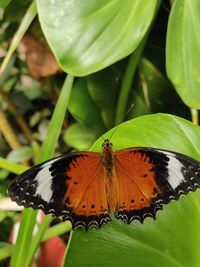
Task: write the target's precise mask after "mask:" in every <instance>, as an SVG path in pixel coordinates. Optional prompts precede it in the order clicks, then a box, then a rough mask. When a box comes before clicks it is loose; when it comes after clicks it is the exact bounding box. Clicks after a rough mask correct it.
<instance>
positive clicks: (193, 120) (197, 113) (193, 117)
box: [190, 108, 199, 125]
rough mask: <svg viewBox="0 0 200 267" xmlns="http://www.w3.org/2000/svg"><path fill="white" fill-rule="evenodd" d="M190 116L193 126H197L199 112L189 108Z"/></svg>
mask: <svg viewBox="0 0 200 267" xmlns="http://www.w3.org/2000/svg"><path fill="white" fill-rule="evenodd" d="M190 112H191V115H192V122H193V123H194V124H195V125H198V124H199V111H198V110H197V109H194V108H191V109H190Z"/></svg>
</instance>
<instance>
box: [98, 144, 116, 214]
mask: <svg viewBox="0 0 200 267" xmlns="http://www.w3.org/2000/svg"><path fill="white" fill-rule="evenodd" d="M102 147H103V151H102V154H101V156H100V160H101V162H102V168H103V170H102V172H103V176H104V181H105V188H106V189H105V191H106V199H107V205H108V209H109V211H113V212H114V211H115V210H116V203H118V195H119V186H118V183H117V175H116V170H115V155H114V151H113V149H112V143H111V142H109V140H105V142H104V143H103V146H102Z"/></svg>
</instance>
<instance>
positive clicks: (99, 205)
mask: <svg viewBox="0 0 200 267" xmlns="http://www.w3.org/2000/svg"><path fill="white" fill-rule="evenodd" d="M99 155H100V154H99V153H95V152H80V153H78V152H77V153H71V154H66V155H63V156H61V157H58V158H55V159H52V160H49V161H47V162H45V163H42V164H40V165H37V166H35V167H33V168H31V169H29V170H28V171H26V172H24V173H22V174H21V175H19V176H17V177H16V179H15V180H14V181H13V182H12V183H11V184H10V186H9V188H8V194H9V196H10V198H11V199H12V200H13V201H16V202H17V204H18V205H23V206H25V207H32V208H34V209H42V210H43V211H44V212H45V213H46V214H48V213H52V214H53V215H55V216H62V217H63V220H69V221H71V222H72V226H73V227H76V226H78V225H82V226H83V227H85V228H88V227H90V226H92V225H96V226H101V224H102V223H104V222H107V221H108V220H109V218H110V217H109V215H108V207H107V202H106V192H105V182H104V177H103V174H102V167H101V164H100V156H99Z"/></svg>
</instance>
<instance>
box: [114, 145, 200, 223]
mask: <svg viewBox="0 0 200 267" xmlns="http://www.w3.org/2000/svg"><path fill="white" fill-rule="evenodd" d="M116 173H117V179H118V184H119V187H120V191H119V203H118V208H117V209H116V212H115V215H116V217H117V218H119V219H122V220H124V221H126V222H127V223H130V222H131V221H133V220H134V219H138V220H140V221H141V222H143V220H144V219H145V218H146V217H153V218H154V217H155V214H156V212H157V210H159V209H162V206H163V204H167V203H169V201H170V200H172V199H176V200H177V199H178V198H179V197H180V195H181V194H187V193H188V192H189V191H195V190H196V189H197V188H199V187H200V163H199V162H198V161H196V160H194V159H192V158H190V157H187V156H185V155H183V154H180V153H175V152H170V151H165V150H160V149H159V150H158V149H154V148H130V149H125V150H121V151H117V152H116Z"/></svg>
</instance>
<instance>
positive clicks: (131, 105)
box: [109, 103, 134, 140]
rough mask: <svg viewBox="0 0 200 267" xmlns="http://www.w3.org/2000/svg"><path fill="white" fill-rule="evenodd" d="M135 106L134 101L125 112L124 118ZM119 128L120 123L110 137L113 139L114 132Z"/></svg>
mask: <svg viewBox="0 0 200 267" xmlns="http://www.w3.org/2000/svg"><path fill="white" fill-rule="evenodd" d="M133 106H134V103H132V104H131V106H130V108H129V109H128V110H127V111H126V113H125V115H124V118H126V116H127V115H128V113H129V112H130V111H131V109H132V108H133ZM124 118H123V120H124ZM118 128H119V124H118V125H116V127H115V129H114V131H113V132H112V134H111V136H110V138H109V139H110V140H111V138H112V136H113V135H114V133H116V131H117V129H118Z"/></svg>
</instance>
